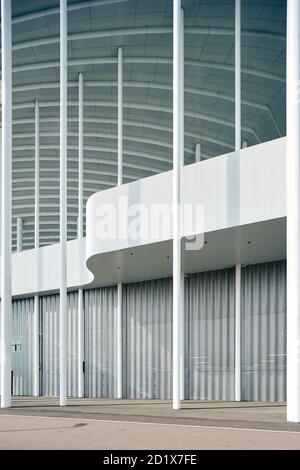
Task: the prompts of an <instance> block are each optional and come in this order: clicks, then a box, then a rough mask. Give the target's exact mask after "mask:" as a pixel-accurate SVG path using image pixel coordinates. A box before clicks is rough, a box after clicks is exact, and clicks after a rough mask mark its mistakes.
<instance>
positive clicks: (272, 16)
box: [12, 0, 286, 248]
mask: <svg viewBox="0 0 300 470" xmlns="http://www.w3.org/2000/svg"><path fill="white" fill-rule="evenodd" d="M182 4H183V7H184V11H185V164H189V163H192V162H193V161H194V158H195V157H194V154H195V151H194V148H195V144H196V143H197V142H201V147H202V156H203V158H212V157H214V156H216V155H220V154H223V153H226V152H230V151H233V150H234V0H183V1H182ZM12 15H13V25H12V41H13V246H14V247H15V244H16V218H17V217H22V218H23V221H24V241H23V243H24V248H30V247H32V246H33V238H34V100H36V99H38V100H39V102H40V118H41V119H40V121H41V124H40V131H41V137H40V145H41V150H40V158H41V162H40V166H41V171H40V181H41V183H40V185H41V186H40V191H41V194H40V206H41V207H40V210H41V220H40V240H41V245H46V244H50V243H54V242H57V241H58V238H59V1H58V0H12ZM285 36H286V0H242V139H243V140H247V141H248V145H255V144H257V143H260V142H264V141H266V140H271V139H275V138H277V137H281V136H283V135H285V55H286V51H285V46H286V42H285ZM118 46H122V47H123V55H124V182H125V183H127V182H130V181H133V180H136V179H139V178H143V177H146V176H149V175H152V174H155V173H158V172H162V171H166V170H169V169H171V167H172V0H86V1H83V0H80V1H78V0H69V1H68V238H69V239H71V238H75V237H76V219H77V193H78V191H77V184H78V134H77V130H78V73H79V72H83V74H84V84H85V87H84V198H85V201H86V200H87V198H88V197H89V196H90V195H91V194H92V193H94V192H96V191H100V190H104V189H107V188H109V187H111V186H114V185H116V182H117V49H118Z"/></svg>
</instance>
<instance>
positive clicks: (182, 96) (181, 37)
mask: <svg viewBox="0 0 300 470" xmlns="http://www.w3.org/2000/svg"><path fill="white" fill-rule="evenodd" d="M180 13H181V15H180V16H181V18H180V109H181V113H180V118H181V122H180V139H181V140H180V165H181V166H184V10H183V8H181V12H180ZM180 288H181V293H180V295H181V312H180V323H181V325H180V399H181V400H184V333H185V329H184V326H185V325H184V318H185V311H184V272H181V280H180Z"/></svg>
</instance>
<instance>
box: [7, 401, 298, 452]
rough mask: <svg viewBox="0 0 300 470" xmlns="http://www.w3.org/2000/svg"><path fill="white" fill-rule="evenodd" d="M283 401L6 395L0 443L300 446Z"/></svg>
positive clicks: (38, 446)
mask: <svg viewBox="0 0 300 470" xmlns="http://www.w3.org/2000/svg"><path fill="white" fill-rule="evenodd" d="M285 414H286V407H285V405H283V404H278V403H262V402H259V403H257V402H248V403H244V402H242V403H238V402H199V401H187V402H184V403H183V405H182V409H181V410H177V411H174V410H172V407H171V402H169V401H161V400H102V399H101V400H96V399H71V400H69V402H68V406H67V407H64V408H60V407H59V406H58V400H56V399H47V398H35V399H33V398H18V399H14V401H13V407H12V408H10V409H2V410H1V411H0V449H151V450H152V449H199V450H201V449H300V425H299V424H293V423H287V422H286V417H285Z"/></svg>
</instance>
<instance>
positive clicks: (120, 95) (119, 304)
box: [117, 47, 123, 398]
mask: <svg viewBox="0 0 300 470" xmlns="http://www.w3.org/2000/svg"><path fill="white" fill-rule="evenodd" d="M122 183H123V49H122V47H119V48H118V186H120V185H122ZM117 289H118V293H117V296H118V299H117V337H118V344H117V354H118V357H117V398H122V396H123V312H122V283H121V282H119V283H118V286H117Z"/></svg>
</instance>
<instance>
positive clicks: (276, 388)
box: [242, 261, 286, 401]
mask: <svg viewBox="0 0 300 470" xmlns="http://www.w3.org/2000/svg"><path fill="white" fill-rule="evenodd" d="M242 398H243V400H268V401H269V400H270V401H284V400H285V399H286V263H285V261H279V262H273V263H265V264H258V265H255V266H247V267H245V268H243V270H242Z"/></svg>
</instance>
